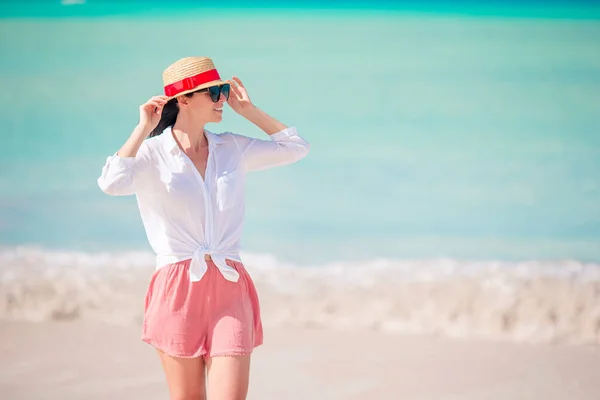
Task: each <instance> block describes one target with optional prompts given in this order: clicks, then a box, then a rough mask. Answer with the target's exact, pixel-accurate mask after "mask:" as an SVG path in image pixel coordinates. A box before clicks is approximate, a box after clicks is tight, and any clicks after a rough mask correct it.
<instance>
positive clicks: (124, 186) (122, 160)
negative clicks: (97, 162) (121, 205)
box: [98, 142, 150, 196]
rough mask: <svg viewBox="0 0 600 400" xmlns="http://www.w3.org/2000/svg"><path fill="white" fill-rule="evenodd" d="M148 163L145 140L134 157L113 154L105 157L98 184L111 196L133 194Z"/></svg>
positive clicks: (148, 153)
mask: <svg viewBox="0 0 600 400" xmlns="http://www.w3.org/2000/svg"><path fill="white" fill-rule="evenodd" d="M149 163H150V149H149V148H148V146H147V144H146V143H145V142H144V143H142V145H141V146H140V149H139V150H138V152H137V154H136V155H135V157H121V156H119V155H118V154H113V155H112V156H109V157H108V158H107V159H106V162H105V164H104V167H103V168H102V173H101V175H100V177H99V178H98V186H99V187H100V189H102V191H103V192H104V193H106V194H109V195H111V196H126V195H131V194H134V193H135V192H136V186H137V185H138V184H139V181H140V180H141V179H142V178H143V174H144V171H146V170H147V166H148V165H149Z"/></svg>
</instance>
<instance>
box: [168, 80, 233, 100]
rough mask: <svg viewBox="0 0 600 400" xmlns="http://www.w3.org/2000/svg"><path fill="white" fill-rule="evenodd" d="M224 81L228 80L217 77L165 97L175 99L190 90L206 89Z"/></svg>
mask: <svg viewBox="0 0 600 400" xmlns="http://www.w3.org/2000/svg"><path fill="white" fill-rule="evenodd" d="M225 83H229V82H227V81H224V80H221V79H218V80H216V81H210V82H206V83H203V84H202V85H198V86H196V87H195V88H193V89H190V90H186V91H183V92H181V93H177V94H176V95H175V96H170V97H167V98H168V99H169V100H173V99H175V98H177V97H179V96H183V95H185V94H188V93H192V92H195V91H198V90H201V89H206V88H208V87H211V86H217V85H223V84H225Z"/></svg>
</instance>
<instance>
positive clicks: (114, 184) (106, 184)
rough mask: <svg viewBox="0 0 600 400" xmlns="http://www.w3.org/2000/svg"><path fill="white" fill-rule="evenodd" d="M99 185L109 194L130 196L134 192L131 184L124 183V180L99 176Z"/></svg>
mask: <svg viewBox="0 0 600 400" xmlns="http://www.w3.org/2000/svg"><path fill="white" fill-rule="evenodd" d="M98 186H99V187H100V190H102V191H103V192H104V193H106V194H107V195H109V196H128V195H132V194H133V193H134V191H133V189H132V188H131V185H127V184H124V182H119V181H114V180H107V179H103V178H102V177H100V178H98Z"/></svg>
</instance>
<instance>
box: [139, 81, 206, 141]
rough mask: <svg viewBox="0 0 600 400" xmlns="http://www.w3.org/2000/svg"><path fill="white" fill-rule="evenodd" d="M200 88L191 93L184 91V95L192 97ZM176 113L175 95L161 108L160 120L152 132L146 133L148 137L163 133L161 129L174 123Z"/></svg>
mask: <svg viewBox="0 0 600 400" xmlns="http://www.w3.org/2000/svg"><path fill="white" fill-rule="evenodd" d="M200 90H204V89H200ZM200 90H197V91H195V92H192V93H186V94H185V96H186V97H192V96H193V95H194V93H197V92H199V91H200ZM177 114H179V104H177V97H175V98H174V99H171V100H169V101H168V102H167V104H165V106H164V107H163V110H162V114H161V115H160V121H158V125H156V128H154V129H153V130H152V132H150V135H148V137H153V136H158V135H160V134H161V133H163V131H164V130H165V129H166V128H167V127H169V126H172V125H174V124H175V121H176V120H177Z"/></svg>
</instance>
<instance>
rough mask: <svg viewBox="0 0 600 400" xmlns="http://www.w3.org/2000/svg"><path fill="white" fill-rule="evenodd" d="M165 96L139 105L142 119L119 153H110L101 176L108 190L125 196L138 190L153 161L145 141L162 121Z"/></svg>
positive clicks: (101, 182)
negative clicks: (138, 184)
mask: <svg viewBox="0 0 600 400" xmlns="http://www.w3.org/2000/svg"><path fill="white" fill-rule="evenodd" d="M165 103H166V100H165V99H164V96H155V97H153V98H151V99H150V100H148V101H147V102H146V103H144V104H142V105H141V106H140V122H139V124H138V125H137V126H136V127H135V129H134V130H133V132H132V133H131V135H130V136H129V139H127V141H125V143H124V144H123V146H121V148H120V149H119V151H117V153H116V154H114V155H112V156H110V157H108V158H107V159H106V162H105V164H104V167H103V168H102V173H101V175H100V177H99V178H98V186H99V187H100V189H102V191H103V192H104V193H106V194H109V195H112V196H126V195H131V194H133V193H135V191H136V184H137V181H138V177H139V176H140V175H141V174H142V173H143V171H144V170H145V169H146V167H147V166H148V165H149V164H150V162H149V160H150V156H151V154H150V149H149V148H148V146H147V145H146V144H145V143H144V140H145V139H146V137H147V136H148V135H149V134H150V132H152V130H153V129H154V127H155V126H156V125H157V124H158V121H160V116H161V114H162V109H163V106H164V104H165Z"/></svg>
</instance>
